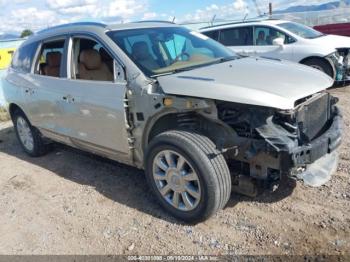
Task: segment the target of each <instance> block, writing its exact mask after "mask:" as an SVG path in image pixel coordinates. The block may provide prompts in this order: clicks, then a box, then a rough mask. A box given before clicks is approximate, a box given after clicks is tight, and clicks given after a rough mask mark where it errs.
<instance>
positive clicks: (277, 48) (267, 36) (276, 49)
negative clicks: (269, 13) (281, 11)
mask: <svg viewBox="0 0 350 262" xmlns="http://www.w3.org/2000/svg"><path fill="white" fill-rule="evenodd" d="M277 38H281V39H283V43H284V44H283V45H276V44H274V40H275V39H277ZM292 40H293V39H291V38H290V37H289V36H288V35H286V34H285V33H283V32H280V31H279V30H276V29H275V28H272V27H267V26H255V27H254V40H253V42H254V46H252V47H251V49H252V52H253V54H255V55H256V56H264V57H270V58H276V59H285V60H291V59H292V57H293V45H292V43H291V41H292Z"/></svg>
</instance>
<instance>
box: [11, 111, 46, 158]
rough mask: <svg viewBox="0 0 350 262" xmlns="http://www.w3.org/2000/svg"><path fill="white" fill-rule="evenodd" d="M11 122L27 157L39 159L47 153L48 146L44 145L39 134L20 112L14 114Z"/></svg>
mask: <svg viewBox="0 0 350 262" xmlns="http://www.w3.org/2000/svg"><path fill="white" fill-rule="evenodd" d="M12 121H13V125H14V128H15V132H16V136H17V139H18V141H19V143H20V144H21V147H22V148H23V150H24V151H25V152H26V153H27V154H28V155H30V156H32V157H39V156H42V155H44V154H45V153H46V152H47V150H48V146H47V145H45V144H44V142H43V139H42V136H41V134H40V132H39V131H38V130H37V129H36V128H35V127H33V126H32V125H31V124H30V122H29V120H28V118H27V117H26V115H25V114H24V113H23V112H22V111H21V110H17V111H15V112H14V114H13V117H12Z"/></svg>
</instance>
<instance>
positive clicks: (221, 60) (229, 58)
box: [151, 56, 239, 77]
mask: <svg viewBox="0 0 350 262" xmlns="http://www.w3.org/2000/svg"><path fill="white" fill-rule="evenodd" d="M238 58H239V56H228V57H221V58H218V59H215V60H212V61H209V62H208V63H203V64H199V65H194V66H188V67H183V68H176V69H174V70H171V71H168V72H164V73H160V74H155V75H152V76H151V77H157V76H163V75H171V74H176V73H181V72H184V71H189V70H192V69H196V68H199V67H203V66H209V65H213V64H217V63H224V62H228V61H232V60H235V59H238Z"/></svg>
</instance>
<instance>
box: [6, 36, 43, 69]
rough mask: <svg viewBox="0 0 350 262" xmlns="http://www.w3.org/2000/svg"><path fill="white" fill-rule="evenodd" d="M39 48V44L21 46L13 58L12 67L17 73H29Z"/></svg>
mask: <svg viewBox="0 0 350 262" xmlns="http://www.w3.org/2000/svg"><path fill="white" fill-rule="evenodd" d="M37 48H38V43H37V42H35V43H31V44H27V45H24V46H21V47H20V48H19V49H18V50H17V51H16V52H15V54H14V56H13V59H12V63H11V67H12V68H13V69H15V70H17V71H21V72H24V73H29V72H30V69H31V67H32V63H33V57H34V56H35V52H36V50H37Z"/></svg>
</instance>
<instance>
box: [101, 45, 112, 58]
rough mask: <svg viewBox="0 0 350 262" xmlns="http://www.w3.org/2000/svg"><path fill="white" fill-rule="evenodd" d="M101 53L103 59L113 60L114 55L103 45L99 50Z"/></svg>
mask: <svg viewBox="0 0 350 262" xmlns="http://www.w3.org/2000/svg"><path fill="white" fill-rule="evenodd" d="M98 52H99V53H100V56H101V59H102V60H103V61H109V60H112V57H111V56H110V55H109V54H108V52H107V51H106V49H104V48H103V47H101V48H100V50H99V51H98Z"/></svg>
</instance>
